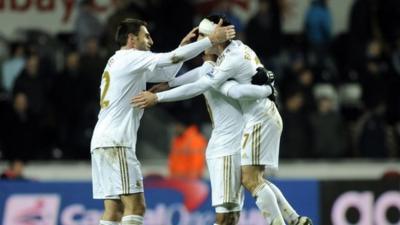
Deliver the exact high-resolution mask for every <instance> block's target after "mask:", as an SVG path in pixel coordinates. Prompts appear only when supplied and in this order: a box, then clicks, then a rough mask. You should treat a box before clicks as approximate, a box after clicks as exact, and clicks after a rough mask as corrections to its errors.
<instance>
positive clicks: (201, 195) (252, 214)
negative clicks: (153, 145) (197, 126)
mask: <svg viewBox="0 0 400 225" xmlns="http://www.w3.org/2000/svg"><path fill="white" fill-rule="evenodd" d="M274 183H275V184H276V185H277V186H278V187H279V188H280V189H281V190H282V192H283V193H284V195H285V196H286V197H287V199H288V200H289V201H290V203H291V204H292V205H293V207H294V208H295V209H296V210H297V211H298V213H299V214H301V215H307V216H309V217H311V218H312V219H313V221H314V225H319V223H318V221H319V214H320V213H319V208H320V207H319V186H318V182H317V181H312V180H296V181H292V180H287V181H274ZM145 196H146V203H147V206H148V209H147V211H146V216H145V222H144V224H145V225H211V224H213V222H214V209H213V208H212V207H211V190H210V184H209V183H208V182H204V181H184V180H171V179H151V180H146V181H145ZM102 210H103V202H102V201H100V200H93V199H92V186H91V183H90V182H0V221H2V224H3V225H98V221H99V218H100V216H101V213H102ZM239 224H240V225H266V222H265V221H264V219H263V217H262V216H261V214H260V213H259V211H258V209H257V208H256V206H255V204H254V199H253V198H252V196H251V195H250V194H249V193H248V192H247V193H246V196H245V204H244V209H243V211H242V212H241V216H240V221H239Z"/></svg>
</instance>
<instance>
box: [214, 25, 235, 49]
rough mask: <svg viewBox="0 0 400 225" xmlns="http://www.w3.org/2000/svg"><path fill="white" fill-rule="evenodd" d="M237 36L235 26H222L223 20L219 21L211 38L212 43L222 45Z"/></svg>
mask: <svg viewBox="0 0 400 225" xmlns="http://www.w3.org/2000/svg"><path fill="white" fill-rule="evenodd" d="M235 36H236V31H235V26H233V25H229V26H224V27H223V26H222V19H220V20H219V22H218V24H217V26H216V27H215V30H214V32H212V33H211V34H210V36H209V38H210V41H211V43H212V44H213V45H214V44H220V43H223V42H225V41H228V40H231V39H233V38H234V37H235Z"/></svg>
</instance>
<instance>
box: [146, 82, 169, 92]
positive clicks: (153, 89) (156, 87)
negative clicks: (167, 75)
mask: <svg viewBox="0 0 400 225" xmlns="http://www.w3.org/2000/svg"><path fill="white" fill-rule="evenodd" d="M169 88H170V86H169V85H168V83H167V82H163V83H159V84H156V85H153V86H152V87H151V88H150V89H149V90H147V91H150V92H151V93H158V92H162V91H166V90H168V89H169Z"/></svg>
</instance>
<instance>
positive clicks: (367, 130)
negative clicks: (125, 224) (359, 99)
mask: <svg viewBox="0 0 400 225" xmlns="http://www.w3.org/2000/svg"><path fill="white" fill-rule="evenodd" d="M384 113H385V105H384V104H382V103H380V104H377V105H376V106H375V107H374V108H372V109H370V110H368V111H367V112H366V113H365V114H364V115H363V116H362V117H361V118H360V120H359V121H358V129H357V133H356V144H357V154H358V155H357V156H359V157H365V158H386V157H388V156H389V149H388V142H387V138H388V137H387V132H386V131H387V127H386V123H385V118H384Z"/></svg>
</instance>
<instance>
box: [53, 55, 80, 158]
mask: <svg viewBox="0 0 400 225" xmlns="http://www.w3.org/2000/svg"><path fill="white" fill-rule="evenodd" d="M84 89H85V86H84V84H83V82H82V73H81V71H80V68H79V54H78V52H76V51H71V52H69V53H67V54H66V60H65V68H64V69H63V70H62V71H61V73H60V74H59V75H58V76H57V77H56V80H55V83H54V87H53V91H52V93H53V94H52V98H53V104H54V112H55V117H56V122H57V127H56V130H57V135H56V139H57V141H56V142H57V143H56V144H57V146H58V147H59V148H60V149H61V150H63V151H64V152H63V153H64V156H65V157H68V158H73V157H75V158H76V157H79V156H78V155H79V154H78V153H79V152H78V150H80V149H79V148H78V146H77V144H76V140H79V136H81V137H82V136H83V135H82V129H80V122H81V118H82V117H81V113H82V112H81V109H82V108H83V106H84V102H83V97H82V96H84V95H83V90H84ZM71 90H73V91H71ZM65 93H68V95H66V94H65ZM65 106H68V107H65Z"/></svg>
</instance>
